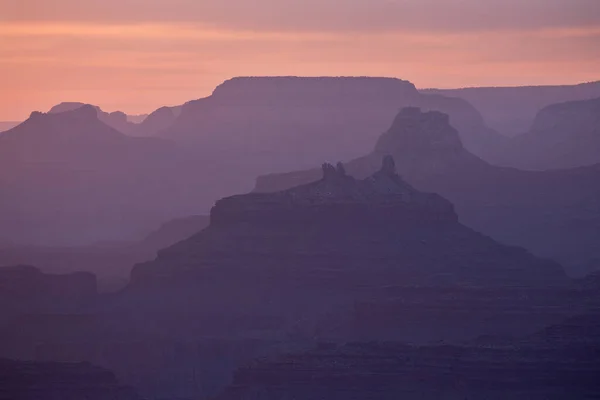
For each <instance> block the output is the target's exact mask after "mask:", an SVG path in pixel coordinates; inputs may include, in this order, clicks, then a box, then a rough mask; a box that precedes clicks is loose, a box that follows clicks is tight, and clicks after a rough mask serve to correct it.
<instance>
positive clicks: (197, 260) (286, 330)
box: [0, 114, 600, 399]
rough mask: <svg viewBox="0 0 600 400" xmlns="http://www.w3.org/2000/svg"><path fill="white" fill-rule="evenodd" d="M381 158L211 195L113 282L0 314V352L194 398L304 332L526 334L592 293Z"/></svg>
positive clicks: (425, 337) (578, 306)
mask: <svg viewBox="0 0 600 400" xmlns="http://www.w3.org/2000/svg"><path fill="white" fill-rule="evenodd" d="M435 115H437V116H438V117H439V118H438V119H435V120H436V121H437V123H443V122H444V120H446V123H447V118H446V117H444V116H443V115H442V114H435ZM433 125H434V126H435V124H433ZM395 167H396V166H395V164H394V162H393V159H392V158H391V157H389V156H388V157H384V158H383V162H382V159H381V158H380V159H379V167H378V169H377V170H376V171H375V172H374V173H373V174H371V175H370V176H368V177H366V178H365V179H362V180H360V179H356V178H353V177H351V176H349V175H348V174H347V173H346V168H345V166H344V165H343V164H338V165H337V166H332V165H330V164H324V165H323V168H322V169H321V174H322V176H321V177H320V178H319V179H317V180H315V181H313V182H312V183H308V184H306V185H301V186H297V187H294V188H291V189H289V190H286V191H282V192H277V193H252V194H247V195H239V196H233V197H229V198H225V199H222V200H220V201H219V202H217V204H216V205H215V206H214V208H213V210H212V213H211V222H210V226H209V227H208V228H206V229H204V230H203V231H201V232H199V233H197V234H195V235H194V236H192V237H190V238H189V239H186V240H184V241H182V242H180V243H177V244H175V245H173V246H171V247H168V248H166V249H164V250H162V251H160V252H159V255H158V258H157V259H156V260H154V261H152V262H148V263H143V264H140V265H138V266H136V267H135V269H134V270H133V272H132V277H131V283H130V285H129V286H128V287H127V288H126V289H125V290H123V291H122V292H120V293H117V294H113V295H107V296H103V297H101V298H98V300H97V302H95V303H94V304H93V305H91V306H89V307H87V308H86V307H84V308H79V309H76V310H74V311H72V312H70V313H67V312H65V311H64V310H63V312H60V313H59V312H50V313H48V312H46V313H37V314H33V315H22V316H21V317H19V318H17V319H14V320H13V322H12V323H11V324H8V325H6V326H4V327H0V343H1V344H2V346H0V351H1V353H0V354H2V355H6V354H9V355H10V356H11V357H14V358H24V359H31V358H34V359H38V360H53V361H64V362H66V361H69V362H78V361H88V362H91V363H93V364H96V365H100V366H102V367H105V368H108V369H110V370H112V371H114V372H115V373H116V374H117V376H118V377H119V379H120V380H121V381H122V382H124V383H126V384H129V385H133V386H134V387H135V388H136V390H137V391H138V392H139V393H140V394H141V395H143V396H148V397H151V396H155V397H162V398H173V397H183V398H202V399H204V398H210V397H211V396H214V395H216V394H218V393H219V392H220V391H221V389H223V388H224V387H226V386H227V385H228V384H229V383H230V381H231V377H232V374H233V371H235V370H236V369H237V368H238V367H240V366H241V365H246V364H247V363H249V362H250V361H251V360H253V359H255V358H257V357H265V356H273V355H278V354H285V353H290V352H292V353H296V352H302V351H305V350H307V349H310V348H312V347H313V346H314V344H315V343H316V342H319V341H330V342H334V343H337V344H340V343H346V342H349V341H360V342H370V341H406V342H409V343H415V344H427V343H431V342H435V341H439V340H443V341H445V342H448V343H457V342H464V341H467V340H472V339H475V338H477V337H479V336H481V335H487V336H493V335H502V336H505V335H508V336H517V335H529V334H532V333H534V332H536V331H538V330H540V329H541V328H543V327H546V326H548V325H550V324H554V323H558V322H560V321H562V320H564V319H566V318H568V317H571V316H573V315H576V314H583V313H586V312H589V311H590V310H593V309H595V308H598V306H599V304H600V296H599V295H598V293H600V292H598V290H597V288H595V287H594V286H593V284H592V286H591V287H584V285H582V284H581V283H579V282H577V283H573V282H570V281H569V280H568V279H567V278H566V276H565V275H564V272H563V271H562V269H561V267H560V266H559V265H557V264H556V263H554V262H550V261H546V260H541V259H538V258H536V257H534V256H532V255H531V254H530V253H528V252H527V251H525V250H523V249H521V248H516V247H508V246H504V245H501V244H498V243H497V242H495V241H493V240H492V239H490V238H488V237H485V236H483V235H481V234H479V233H476V232H474V231H473V230H471V229H470V228H467V227H465V226H464V225H462V224H460V223H459V222H458V219H457V215H456V214H455V212H454V209H453V206H452V204H451V203H450V202H448V201H447V200H445V199H444V198H442V197H441V196H439V195H436V194H427V193H423V192H421V191H419V190H417V189H415V188H414V187H412V186H411V185H409V184H408V183H406V182H405V181H404V180H403V179H402V178H400V177H399V176H398V175H397V174H396V172H395ZM59 311H60V310H59ZM367 368H370V367H369V366H368V365H367ZM432 371H433V372H435V369H433V370H432Z"/></svg>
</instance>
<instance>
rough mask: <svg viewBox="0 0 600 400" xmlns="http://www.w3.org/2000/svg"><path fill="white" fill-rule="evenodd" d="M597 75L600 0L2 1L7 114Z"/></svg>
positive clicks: (0, 76) (0, 44) (1, 76)
mask: <svg viewBox="0 0 600 400" xmlns="http://www.w3.org/2000/svg"><path fill="white" fill-rule="evenodd" d="M523 3H525V4H523ZM598 71H600V0H527V1H523V0H478V1H476V0H345V1H344V2H342V1H339V0H320V1H317V0H278V1H277V0H252V1H251V0H237V1H235V0H219V1H216V0H212V1H209V0H87V1H82V0H0V87H1V88H2V92H1V94H0V120H21V119H24V118H26V117H27V116H28V115H29V113H30V111H32V110H42V111H46V110H48V109H49V108H50V107H51V106H52V105H53V104H56V103H59V102H61V101H82V102H89V103H93V104H97V105H100V106H101V107H102V108H103V109H105V110H107V111H114V110H117V109H118V110H122V111H125V112H127V113H130V114H134V113H145V112H150V111H152V110H154V109H156V108H158V107H160V106H162V105H174V104H180V103H183V102H185V101H188V100H191V99H195V98H199V97H203V96H205V95H208V94H210V92H211V91H212V89H213V88H214V87H215V86H216V85H217V84H218V83H220V82H221V81H223V80H225V79H227V78H229V77H232V76H238V75H307V76H313V75H317V76H320V75H376V76H395V77H400V78H403V79H408V80H410V81H412V82H413V83H415V84H416V85H417V86H418V87H461V86H481V85H485V86H490V85H525V84H560V83H578V82H583V81H592V80H599V79H600V73H599V72H598Z"/></svg>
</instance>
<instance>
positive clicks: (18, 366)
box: [0, 359, 141, 400]
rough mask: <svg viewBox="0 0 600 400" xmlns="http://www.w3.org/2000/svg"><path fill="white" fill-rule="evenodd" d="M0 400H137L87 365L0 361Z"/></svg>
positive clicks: (108, 375)
mask: <svg viewBox="0 0 600 400" xmlns="http://www.w3.org/2000/svg"><path fill="white" fill-rule="evenodd" d="M0 399H2V400H40V399H44V400H81V399H86V400H141V398H140V397H139V396H137V394H136V393H135V392H134V391H133V390H132V389H130V388H127V387H125V386H122V385H121V384H119V383H118V382H117V379H116V378H115V376H114V375H113V374H112V373H111V372H110V371H107V370H104V369H101V368H98V367H94V366H92V365H89V364H83V363H79V364H66V363H50V362H47V363H43V362H25V361H13V360H6V359H0Z"/></svg>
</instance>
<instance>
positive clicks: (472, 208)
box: [256, 108, 600, 274]
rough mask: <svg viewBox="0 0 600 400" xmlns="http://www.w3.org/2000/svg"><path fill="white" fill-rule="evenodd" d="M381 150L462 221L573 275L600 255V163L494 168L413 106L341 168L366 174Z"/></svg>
mask: <svg viewBox="0 0 600 400" xmlns="http://www.w3.org/2000/svg"><path fill="white" fill-rule="evenodd" d="M386 154H391V155H393V156H394V158H395V160H396V167H397V169H398V171H399V173H400V174H401V175H402V176H403V177H404V178H405V179H406V181H407V182H409V183H410V184H412V185H414V186H415V187H416V188H417V189H419V190H424V191H429V192H437V193H440V194H441V195H443V196H444V197H446V198H448V199H449V200H450V201H451V202H452V203H453V204H454V205H455V206H456V210H457V213H458V215H459V218H460V220H461V222H463V223H465V224H466V225H467V226H470V227H472V228H474V229H475V230H477V231H480V232H483V233H485V234H489V235H491V236H492V237H493V238H495V239H496V240H499V241H501V242H504V243H508V244H514V245H519V246H523V247H525V248H527V249H529V250H531V251H533V252H534V253H535V254H537V255H540V256H543V257H549V258H554V259H556V260H558V261H559V262H561V263H562V264H563V265H565V266H566V267H568V270H569V271H570V272H571V273H572V274H580V273H581V272H582V271H583V270H584V269H585V268H584V267H583V265H588V263H589V260H592V259H597V258H599V256H600V248H598V246H597V243H598V242H599V241H600V236H599V235H600V229H599V228H600V214H598V213H597V212H595V211H594V210H597V209H598V198H599V194H600V189H599V187H598V185H596V184H595V182H597V180H598V177H599V176H600V165H594V166H591V167H586V168H577V169H570V170H563V171H546V172H528V171H520V170H517V169H512V168H502V167H496V166H493V165H491V164H488V163H486V162H485V161H483V160H482V159H480V158H478V157H476V156H474V155H473V154H471V153H470V152H468V151H467V150H466V149H465V148H464V147H463V146H462V145H461V142H460V138H459V135H458V132H457V130H456V129H454V128H453V127H452V126H451V125H450V123H449V118H448V116H447V115H444V114H442V113H439V112H422V111H420V110H418V109H416V108H406V109H404V110H402V111H401V112H400V113H399V114H398V115H397V116H396V118H395V120H394V123H393V124H392V126H391V127H390V129H389V130H388V131H387V132H386V133H384V134H383V135H381V137H380V138H379V141H378V142H377V144H376V145H375V149H374V150H373V152H372V153H371V154H370V155H368V156H366V157H362V158H359V159H356V160H353V161H351V162H349V163H347V164H346V170H347V171H348V174H350V175H351V176H355V177H357V178H364V177H366V176H368V175H369V174H371V173H373V172H374V171H376V170H377V169H378V168H379V166H378V165H379V160H381V157H382V156H384V155H386ZM318 176H319V171H318V170H316V169H314V170H307V171H301V172H292V173H286V174H273V175H268V176H263V177H259V178H258V180H257V184H256V191H257V192H268V191H279V190H283V189H286V188H288V187H292V186H296V185H299V184H303V183H306V182H310V181H314V180H315V179H318ZM565 234H566V235H567V236H565ZM586 268H587V267H586Z"/></svg>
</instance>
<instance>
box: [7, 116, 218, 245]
mask: <svg viewBox="0 0 600 400" xmlns="http://www.w3.org/2000/svg"><path fill="white" fill-rule="evenodd" d="M197 166H198V163H197V161H196V159H195V157H193V156H192V155H190V154H188V153H187V152H186V151H185V149H182V148H179V147H178V146H177V145H176V144H175V143H173V142H172V141H169V140H165V139H158V138H132V137H128V136H126V135H124V134H122V133H120V132H118V131H117V130H115V129H113V128H111V127H109V126H108V125H106V124H104V123H103V122H102V121H100V120H99V119H98V113H97V110H96V109H95V108H93V107H92V106H82V107H80V108H77V109H76V110H74V111H67V112H62V113H57V114H42V113H37V112H34V113H32V115H31V117H30V118H29V119H28V120H27V121H25V122H24V123H22V124H21V125H19V126H17V127H15V128H13V129H11V130H9V131H7V132H5V133H3V134H2V135H1V136H0V188H1V189H2V202H1V203H0V239H5V240H6V241H8V242H12V243H15V244H45V245H73V244H75V245H83V244H90V243H94V242H99V241H132V240H136V239H138V238H139V237H141V236H142V235H143V234H145V233H146V232H149V231H150V230H151V229H154V228H155V227H156V226H158V225H159V224H160V223H162V222H164V221H167V220H170V219H173V218H176V217H181V216H186V215H193V214H196V213H197V209H198V208H199V206H198V203H199V201H200V197H205V194H204V190H203V188H202V187H201V185H199V184H198V185H197V184H196V182H197V180H198V179H200V180H202V178H201V176H202V171H200V172H199V171H198V170H197V168H196V167H197ZM209 175H212V174H209ZM207 181H208V182H210V179H208V180H207ZM205 182H206V181H205Z"/></svg>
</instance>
